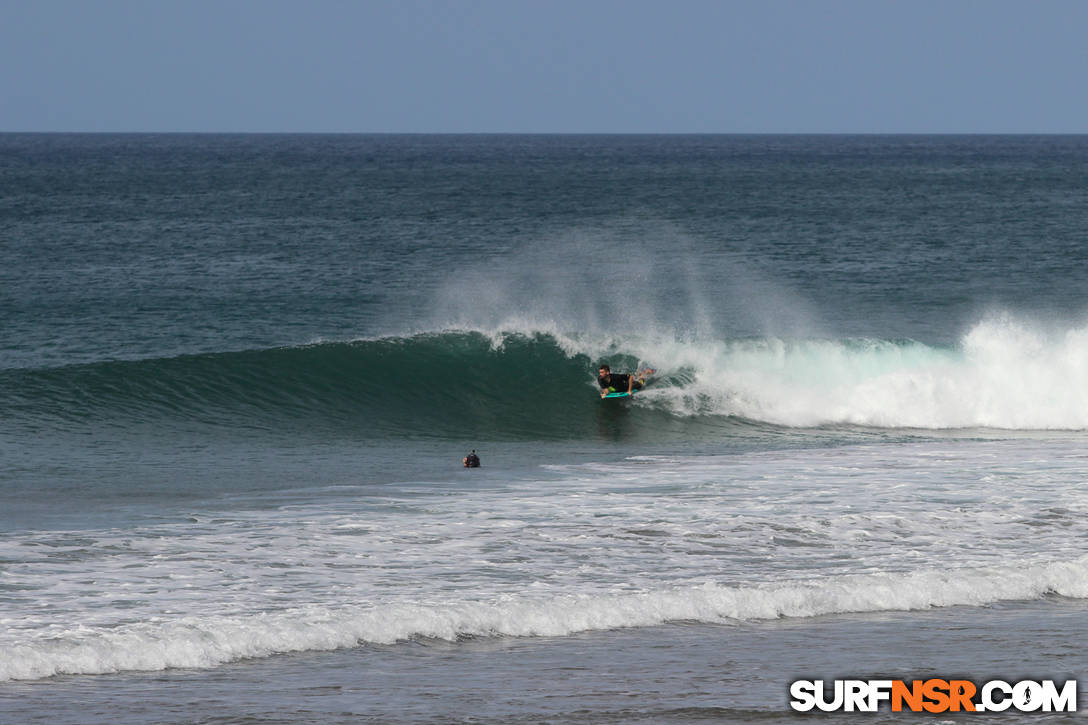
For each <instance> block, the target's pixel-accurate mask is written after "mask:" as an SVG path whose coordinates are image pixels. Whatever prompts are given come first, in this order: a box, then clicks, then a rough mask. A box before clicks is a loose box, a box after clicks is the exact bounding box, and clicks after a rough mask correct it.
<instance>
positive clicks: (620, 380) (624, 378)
mask: <svg viewBox="0 0 1088 725" xmlns="http://www.w3.org/2000/svg"><path fill="white" fill-rule="evenodd" d="M630 378H631V376H630V375H627V374H625V373H611V374H609V375H606V376H604V377H601V378H597V384H598V385H600V386H601V390H608V389H609V388H615V389H616V392H617V393H626V392H627V385H628V381H629V380H630ZM641 387H642V385H641V384H640V383H639V382H638V381H637V380H636V381H635V384H634V385H632V386H631V390H638V389H639V388H641Z"/></svg>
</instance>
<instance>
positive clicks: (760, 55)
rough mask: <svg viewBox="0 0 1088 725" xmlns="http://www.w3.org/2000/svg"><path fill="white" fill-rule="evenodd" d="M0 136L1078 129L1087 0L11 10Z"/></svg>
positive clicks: (623, 0) (643, 0)
mask: <svg viewBox="0 0 1088 725" xmlns="http://www.w3.org/2000/svg"><path fill="white" fill-rule="evenodd" d="M0 67H2V68H3V71H0V131H231V132H234V131H253V132H265V131H273V132H280V131H284V132H290V131H299V132H515V133H520V132H545V133H550V132H573V133H578V132H587V133H599V132H604V133H608V132H616V133H644V132H648V133H808V132H813V133H856V132H861V133H1083V132H1088V93H1086V92H1085V88H1086V87H1088V80H1086V79H1088V0H1034V1H1028V0H1024V1H1022V2H1021V1H1017V2H1013V1H1012V0H909V1H906V0H720V1H718V2H711V1H710V0H654V1H652V2H651V1H647V0H596V1H595V0H578V1H575V0H535V1H533V2H529V1H526V0H464V1H461V2H440V1H437V0H436V1H428V2H423V1H420V0H356V1H348V0H298V1H297V2H287V1H286V0H215V1H209V0H176V1H168V0H0Z"/></svg>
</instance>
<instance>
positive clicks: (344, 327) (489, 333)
mask: <svg viewBox="0 0 1088 725" xmlns="http://www.w3.org/2000/svg"><path fill="white" fill-rule="evenodd" d="M1086 234H1088V136H759V135H757V136H667V135H662V136H609V135H600V136H597V135H592V136H579V135H542V136H521V135H464V136H456V135H455V136H441V135H328V136H326V135H182V134H178V135H169V134H167V135H138V134H122V135H108V134H107V135H80V134H72V135H66V134H42V135H36V134H0V260H2V264H0V722H3V723H19V724H21V723H50V725H53V724H55V723H81V724H83V723H88V724H89V723H102V724H106V723H109V724H110V725H129V724H136V723H141V724H142V723H208V724H212V723H216V724H224V725H225V724H227V723H230V724H232V725H250V724H252V725H257V724H268V723H291V724H297V723H315V724H317V723H321V724H322V725H324V724H329V723H360V722H375V723H386V722H396V723H454V722H464V723H658V722H723V723H731V722H738V723H747V722H759V723H770V724H773V723H793V722H803V721H806V720H810V719H812V718H816V719H818V720H820V721H824V722H828V721H830V722H855V721H857V722H862V721H863V722H866V723H881V722H904V721H907V722H909V721H917V720H919V719H920V718H922V719H925V720H926V721H927V722H978V721H980V720H987V719H989V716H987V715H985V714H984V715H979V714H976V713H963V712H947V713H942V714H930V715H911V714H909V713H901V712H893V711H891V709H890V708H889V706H888V705H887V704H885V705H884V706H883V707H882V708H881V709H880V711H879V712H877V713H874V714H861V713H848V712H841V713H838V714H826V715H821V714H818V713H815V712H810V713H802V712H798V711H795V710H794V709H793V708H792V707H791V704H790V702H791V699H792V696H791V690H790V686H791V683H792V682H794V681H796V680H815V679H823V680H824V681H827V682H830V681H833V680H843V679H861V680H876V679H892V680H898V679H901V680H904V681H906V682H910V681H912V680H926V679H930V678H943V679H953V678H958V679H967V680H970V681H972V682H974V683H978V684H980V685H981V684H982V683H985V682H988V681H991V680H1004V681H1007V682H1010V683H1014V682H1017V681H1020V680H1026V679H1030V680H1036V681H1039V680H1046V679H1049V680H1055V681H1061V682H1064V681H1069V680H1077V681H1078V682H1079V688H1080V690H1081V693H1082V694H1081V698H1080V699H1081V700H1085V697H1086V696H1085V695H1084V694H1083V693H1084V692H1085V691H1086V690H1088V688H1086V685H1088V656H1086V654H1085V649H1084V645H1083V643H1084V642H1086V641H1088V488H1086V486H1085V484H1086V482H1088V432H1086V431H1088V236H1086ZM602 363H608V364H610V365H611V367H612V369H613V370H614V371H627V370H633V369H635V368H638V367H642V366H651V367H653V368H655V369H656V371H657V372H656V374H655V375H654V376H653V378H652V379H651V380H650V382H649V384H648V385H647V386H646V388H645V389H644V390H642V391H641V392H639V393H638V394H636V395H635V396H634V397H632V398H630V399H629V400H607V401H605V400H601V399H600V398H599V395H598V392H599V390H598V388H597V384H596V370H597V367H598V366H599V365H600V364H602ZM473 449H475V450H476V451H477V452H478V453H479V455H480V458H481V460H482V466H481V467H480V468H478V469H466V468H464V467H463V466H462V465H461V459H462V457H463V456H464V455H466V454H467V453H468V452H469V451H470V450H473ZM1085 703H1086V704H1085V705H1084V706H1083V707H1082V710H1088V700H1085ZM999 719H1000V721H1001V722H1003V723H1012V722H1039V721H1049V722H1083V721H1084V720H1083V717H1082V716H1081V715H1080V714H1074V713H1067V712H1066V713H1041V712H1019V711H1009V712H1005V713H1003V714H1002V715H1001V716H999Z"/></svg>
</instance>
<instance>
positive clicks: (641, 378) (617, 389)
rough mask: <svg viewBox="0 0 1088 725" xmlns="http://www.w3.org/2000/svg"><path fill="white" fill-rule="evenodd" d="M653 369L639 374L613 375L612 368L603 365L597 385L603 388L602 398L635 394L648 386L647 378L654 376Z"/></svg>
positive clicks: (644, 370)
mask: <svg viewBox="0 0 1088 725" xmlns="http://www.w3.org/2000/svg"><path fill="white" fill-rule="evenodd" d="M653 374H654V371H653V369H652V368H645V369H643V370H639V371H638V372H637V373H613V372H612V368H610V367H608V366H607V365H602V366H601V369H600V370H598V371H597V384H598V385H600V386H601V397H602V398H603V397H604V396H606V395H608V394H609V393H633V392H635V391H636V390H641V389H642V386H643V385H645V384H646V376H647V375H653Z"/></svg>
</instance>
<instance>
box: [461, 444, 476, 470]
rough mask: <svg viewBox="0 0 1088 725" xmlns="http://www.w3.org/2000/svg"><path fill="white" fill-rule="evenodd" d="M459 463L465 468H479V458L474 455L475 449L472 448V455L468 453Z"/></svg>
mask: <svg viewBox="0 0 1088 725" xmlns="http://www.w3.org/2000/svg"><path fill="white" fill-rule="evenodd" d="M461 463H463V464H464V466H465V468H479V467H480V457H479V456H478V455H476V449H475V448H473V449H472V453H469V454H468V455H467V456H465V457H464V458H462V459H461Z"/></svg>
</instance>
